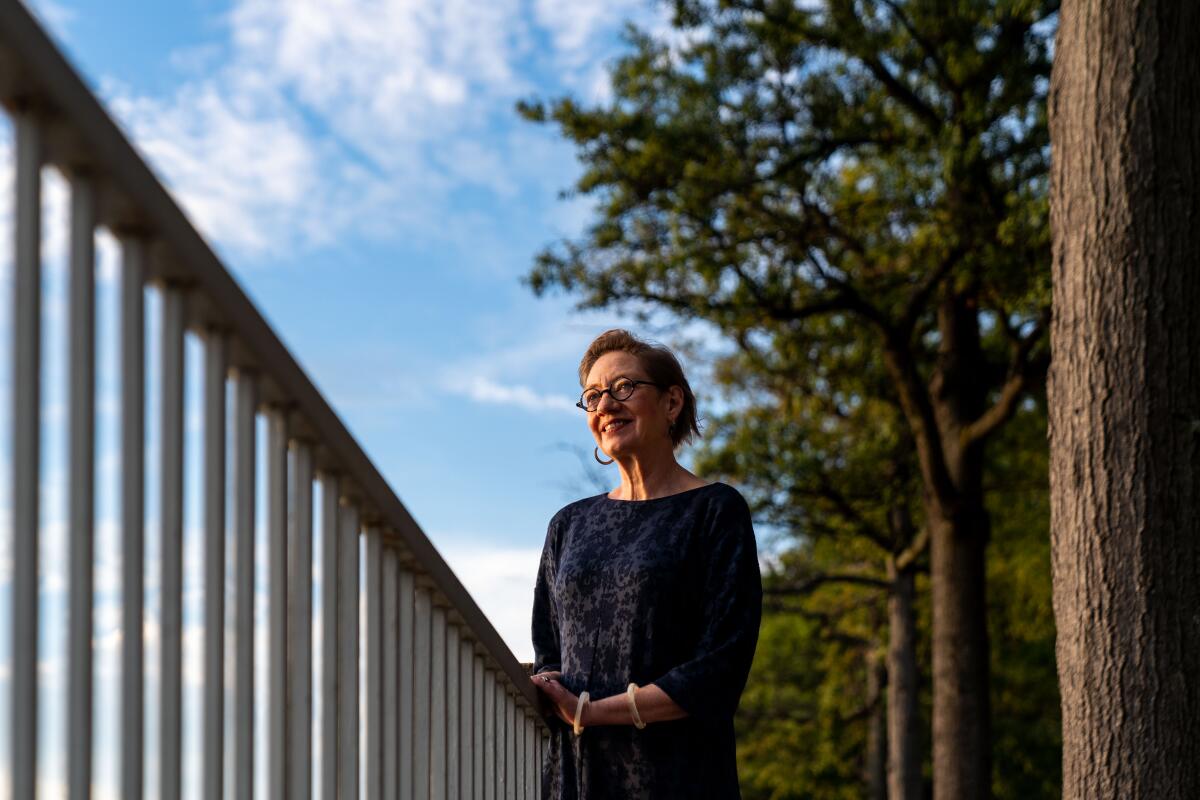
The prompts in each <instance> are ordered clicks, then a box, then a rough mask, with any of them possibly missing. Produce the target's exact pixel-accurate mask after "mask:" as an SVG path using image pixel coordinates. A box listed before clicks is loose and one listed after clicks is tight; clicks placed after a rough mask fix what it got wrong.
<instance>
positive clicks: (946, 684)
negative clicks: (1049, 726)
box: [928, 510, 992, 800]
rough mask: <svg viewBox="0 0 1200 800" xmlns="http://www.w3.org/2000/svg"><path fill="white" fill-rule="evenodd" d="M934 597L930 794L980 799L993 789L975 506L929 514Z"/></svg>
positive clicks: (945, 799) (983, 538) (981, 548)
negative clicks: (951, 512)
mask: <svg viewBox="0 0 1200 800" xmlns="http://www.w3.org/2000/svg"><path fill="white" fill-rule="evenodd" d="M928 519H929V525H930V533H931V538H930V542H929V546H930V581H929V582H930V590H931V595H932V600H933V796H934V798H935V799H936V800H985V799H986V798H988V797H990V796H991V792H992V760H991V702H990V697H989V688H990V687H989V683H988V680H989V678H988V676H989V665H988V634H987V604H986V594H987V592H986V583H985V579H984V578H985V576H984V552H985V548H986V546H987V527H988V522H987V517H986V515H984V514H983V513H982V511H978V512H976V513H974V514H966V513H962V514H959V515H958V516H956V517H955V516H949V515H943V514H940V513H938V512H937V511H936V510H935V511H934V513H932V514H930V515H929V517H928Z"/></svg>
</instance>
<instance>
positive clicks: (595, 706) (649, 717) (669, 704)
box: [580, 684, 688, 728]
mask: <svg viewBox="0 0 1200 800" xmlns="http://www.w3.org/2000/svg"><path fill="white" fill-rule="evenodd" d="M637 710H638V716H639V717H641V718H642V722H644V723H646V724H647V725H649V724H650V723H652V722H666V721H668V720H673V719H683V718H684V717H686V716H687V715H688V714H687V712H686V711H684V710H683V709H682V708H680V707H679V704H678V703H676V702H675V701H674V700H672V699H671V698H670V696H669V695H668V694H667V693H666V692H664V691H663V690H662V689H660V688H658V687H657V686H655V685H654V684H650V685H648V686H642V687H639V688H638V690H637ZM580 724H582V725H583V726H584V727H585V728H586V727H587V726H589V725H632V724H633V712H632V711H631V710H630V708H629V697H628V696H626V694H625V693H624V692H622V693H621V694H615V695H613V696H612V697H605V698H603V699H602V700H592V701H589V702H588V704H587V707H586V708H585V709H584V711H583V719H582V720H580Z"/></svg>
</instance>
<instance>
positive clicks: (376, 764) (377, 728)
mask: <svg viewBox="0 0 1200 800" xmlns="http://www.w3.org/2000/svg"><path fill="white" fill-rule="evenodd" d="M366 536H367V541H366V548H367V555H366V559H365V565H364V568H365V569H366V573H367V574H366V576H365V583H366V586H365V587H364V591H365V593H366V596H367V620H366V623H367V624H366V634H365V636H366V641H364V642H363V649H364V657H365V658H366V660H367V686H366V692H367V703H366V706H367V737H366V745H367V750H366V753H365V756H366V762H367V763H366V767H367V771H366V782H367V785H366V792H365V794H366V797H367V800H382V795H383V710H382V708H381V707H380V706H381V704H380V702H379V701H380V696H381V691H382V679H383V608H382V601H383V586H382V584H383V532H382V531H380V530H379V528H377V527H374V526H370V527H368V528H367V531H366Z"/></svg>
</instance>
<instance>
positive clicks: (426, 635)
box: [413, 585, 433, 800]
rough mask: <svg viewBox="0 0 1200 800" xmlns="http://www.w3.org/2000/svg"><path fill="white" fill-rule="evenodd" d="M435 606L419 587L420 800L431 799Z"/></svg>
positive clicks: (416, 758)
mask: <svg viewBox="0 0 1200 800" xmlns="http://www.w3.org/2000/svg"><path fill="white" fill-rule="evenodd" d="M432 639H433V606H432V597H431V596H430V593H429V588H428V587H427V586H422V585H418V586H417V589H416V592H415V593H414V596H413V664H414V665H415V666H414V669H413V730H414V731H417V732H419V733H420V735H419V736H417V737H415V738H414V740H413V793H414V795H415V796H416V798H417V800H427V798H428V797H429V780H430V778H429V764H430V761H431V760H432V759H431V757H430V755H431V754H430V750H431V749H432V746H433V742H432V738H431V737H430V736H429V730H430V674H429V673H430V666H431V664H432V661H433V645H432Z"/></svg>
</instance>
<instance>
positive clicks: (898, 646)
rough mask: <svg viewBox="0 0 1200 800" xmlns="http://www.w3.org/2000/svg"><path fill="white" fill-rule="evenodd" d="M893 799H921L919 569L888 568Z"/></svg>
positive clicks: (889, 768) (889, 773)
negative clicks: (916, 604)
mask: <svg viewBox="0 0 1200 800" xmlns="http://www.w3.org/2000/svg"><path fill="white" fill-rule="evenodd" d="M888 578H889V580H890V581H891V583H892V591H891V593H890V594H889V595H888V631H889V635H888V663H887V674H888V735H887V742H888V765H887V779H888V794H887V796H888V798H889V799H890V800H920V798H921V725H920V712H919V702H918V688H919V678H918V673H917V622H916V615H915V614H914V612H913V601H914V599H915V598H916V586H915V581H914V570H913V569H912V568H911V567H909V568H907V569H903V570H897V569H896V566H895V562H894V560H893V561H891V562H889V564H888Z"/></svg>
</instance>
